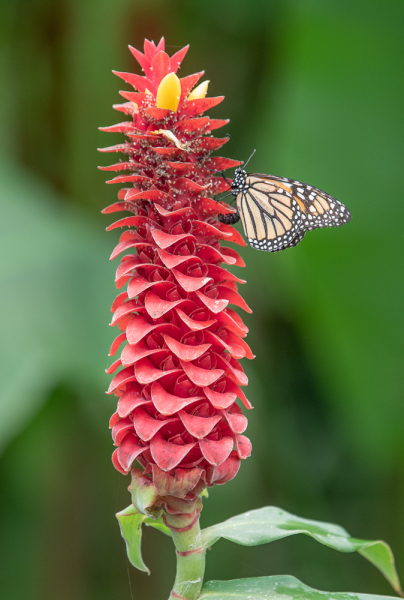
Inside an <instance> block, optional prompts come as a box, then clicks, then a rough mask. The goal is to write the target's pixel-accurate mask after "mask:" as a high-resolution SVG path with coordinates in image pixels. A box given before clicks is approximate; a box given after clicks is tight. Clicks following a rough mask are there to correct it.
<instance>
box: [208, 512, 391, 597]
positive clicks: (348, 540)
mask: <svg viewBox="0 0 404 600" xmlns="http://www.w3.org/2000/svg"><path fill="white" fill-rule="evenodd" d="M297 533H303V534H305V535H309V536H310V537H312V538H314V539H315V540H316V541H317V542H320V543H321V544H324V545H325V546H329V547H330V548H333V549H334V550H339V551H340V552H359V553H360V554H362V556H364V557H365V558H366V559H367V560H369V561H370V562H371V563H372V564H374V565H375V567H377V568H378V569H379V570H380V571H381V572H382V573H383V575H384V576H385V578H386V579H387V581H388V582H389V583H390V584H391V585H392V587H393V588H394V590H395V591H396V592H398V593H401V586H400V580H399V578H398V575H397V571H396V568H395V564H394V556H393V553H392V551H391V549H390V546H389V545H388V544H386V542H383V541H380V540H376V541H370V540H359V539H356V538H352V537H350V535H349V533H348V532H347V531H346V530H345V529H343V527H340V526H339V525H333V524H332V523H323V522H321V521H312V520H310V519H302V518H301V517H297V516H295V515H292V514H290V513H288V512H287V511H285V510H282V509H280V508H277V507H275V506H266V507H264V508H260V509H258V510H251V511H249V512H246V513H243V514H241V515H238V516H237V517H232V518H231V519H228V520H227V521H224V522H223V523H218V524H217V525H213V527H208V528H207V529H204V530H203V532H202V536H203V541H204V544H205V546H212V545H213V544H214V543H215V542H217V541H218V540H219V539H220V538H224V539H226V540H229V541H231V542H235V543H236V544H241V545H242V546H259V545H260V544H267V543H269V542H274V541H276V540H280V539H282V538H285V537H288V536H290V535H295V534H297Z"/></svg>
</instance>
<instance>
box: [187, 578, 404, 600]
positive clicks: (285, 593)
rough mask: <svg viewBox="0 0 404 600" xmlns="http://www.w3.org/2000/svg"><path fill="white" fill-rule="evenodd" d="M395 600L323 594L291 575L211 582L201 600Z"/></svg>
mask: <svg viewBox="0 0 404 600" xmlns="http://www.w3.org/2000/svg"><path fill="white" fill-rule="evenodd" d="M261 598H262V599H263V600H393V598H394V597H393V596H375V595H373V594H356V593H349V592H348V593H347V592H320V591H319V590H314V589H313V588H310V587H308V586H307V585H304V583H302V582H301V581H299V580H298V579H296V578H295V577H291V576H290V575H275V576H273V577H252V578H250V579H234V580H233V581H209V582H208V583H206V584H205V585H204V586H203V589H202V592H201V595H200V596H199V598H198V600H260V599H261Z"/></svg>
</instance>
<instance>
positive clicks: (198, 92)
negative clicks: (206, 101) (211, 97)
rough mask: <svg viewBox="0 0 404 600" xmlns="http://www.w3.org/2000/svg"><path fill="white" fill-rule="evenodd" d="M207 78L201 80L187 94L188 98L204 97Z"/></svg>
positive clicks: (206, 88)
mask: <svg viewBox="0 0 404 600" xmlns="http://www.w3.org/2000/svg"><path fill="white" fill-rule="evenodd" d="M208 85H209V79H208V80H207V81H202V83H200V84H199V85H197V86H196V88H195V89H194V90H193V91H192V92H191V93H190V94H189V96H188V100H196V99H197V98H205V96H206V94H207V93H208Z"/></svg>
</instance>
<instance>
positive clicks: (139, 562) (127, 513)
mask: <svg viewBox="0 0 404 600" xmlns="http://www.w3.org/2000/svg"><path fill="white" fill-rule="evenodd" d="M116 518H117V519H118V523H119V528H120V530H121V536H122V537H123V539H124V541H125V545H126V553H127V555H128V559H129V562H130V563H131V565H133V566H134V567H136V569H139V571H143V572H144V573H147V574H148V575H150V571H149V569H148V568H147V567H146V565H145V563H144V561H143V557H142V550H141V543H142V523H143V521H144V519H145V518H146V517H145V515H142V514H141V513H139V512H138V511H137V510H136V508H135V507H134V506H133V505H130V506H128V507H127V508H125V509H124V510H121V512H119V513H117V514H116Z"/></svg>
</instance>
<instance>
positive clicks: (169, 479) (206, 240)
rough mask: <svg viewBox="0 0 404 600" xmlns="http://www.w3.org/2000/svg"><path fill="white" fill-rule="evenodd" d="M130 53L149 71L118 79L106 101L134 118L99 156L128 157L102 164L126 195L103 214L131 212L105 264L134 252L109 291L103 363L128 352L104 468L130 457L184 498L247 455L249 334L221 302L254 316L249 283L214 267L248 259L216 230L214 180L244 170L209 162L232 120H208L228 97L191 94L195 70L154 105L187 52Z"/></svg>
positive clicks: (117, 381) (167, 491)
mask: <svg viewBox="0 0 404 600" xmlns="http://www.w3.org/2000/svg"><path fill="white" fill-rule="evenodd" d="M130 49H131V52H132V53H133V55H134V56H135V58H136V59H137V60H138V62H139V63H140V65H141V67H142V69H143V71H144V73H145V75H144V77H142V76H140V75H135V74H131V73H116V74H117V75H118V76H119V77H121V78H122V79H124V80H125V81H126V82H127V83H129V84H131V85H133V87H134V88H135V89H136V90H137V91H135V92H133V91H132V92H121V94H122V96H123V97H124V98H125V99H126V100H127V102H125V103H124V104H118V105H115V108H116V109H117V110H119V111H121V112H123V113H125V114H126V115H127V116H128V117H129V118H130V120H127V121H124V122H123V123H119V124H118V125H114V126H112V127H104V128H102V130H103V131H113V132H122V133H124V134H125V135H126V136H127V137H128V138H129V139H128V141H126V142H123V143H121V144H118V145H116V146H112V147H108V148H104V149H102V152H122V153H124V154H126V156H127V158H126V160H125V161H124V162H119V163H117V164H114V165H112V166H109V167H102V169H104V170H106V171H126V172H127V173H126V174H124V175H119V176H118V177H115V178H114V179H112V180H111V181H110V182H108V183H122V184H125V185H126V187H124V188H123V189H121V190H120V191H119V193H118V199H119V201H118V202H117V203H115V204H113V205H112V206H110V207H108V208H107V209H105V210H104V211H103V212H104V213H106V214H108V213H113V212H117V211H128V212H129V213H130V216H126V217H125V218H123V219H121V220H119V221H117V222H116V223H114V224H113V225H111V226H110V227H109V228H108V230H111V229H115V228H123V227H125V230H124V232H123V233H122V235H121V238H120V242H119V244H118V246H117V247H116V248H115V250H114V252H113V253H112V256H111V258H115V257H117V256H122V254H123V253H124V252H126V251H129V252H130V253H129V254H125V255H123V256H122V258H121V262H120V265H119V267H118V269H117V273H116V286H117V288H118V289H122V288H125V291H122V292H121V293H120V294H119V295H118V296H117V298H116V300H115V302H114V303H113V306H112V312H113V318H112V323H111V324H112V325H116V326H117V327H118V329H119V330H120V331H121V333H120V334H119V335H118V337H117V338H116V340H115V341H114V343H113V344H112V348H111V351H110V355H111V356H113V355H115V354H116V353H117V352H118V351H119V350H120V349H121V346H122V345H123V344H124V347H123V349H122V350H121V354H120V358H118V359H117V360H116V362H114V363H113V365H112V366H111V367H110V369H108V373H113V372H115V371H116V370H117V369H118V368H120V367H122V369H121V370H120V371H119V372H118V374H116V375H115V377H114V378H113V380H112V383H111V385H110V388H109V390H108V393H110V394H113V393H114V394H116V396H118V397H119V400H118V408H117V412H116V413H115V414H114V415H113V416H112V419H111V427H112V436H113V440H114V443H115V445H116V446H117V449H116V450H115V452H114V454H113V463H114V466H115V467H116V468H117V469H118V470H119V471H120V472H122V473H125V474H126V473H128V472H129V471H130V469H131V467H132V463H133V462H134V461H135V459H136V460H137V461H138V463H140V465H141V466H142V467H143V469H144V471H143V475H142V477H143V478H144V477H145V476H147V477H149V478H151V479H152V480H153V482H154V484H155V486H157V490H158V492H159V494H161V495H163V496H164V495H170V496H176V497H179V498H185V497H186V498H192V497H195V496H196V495H198V494H200V492H201V491H202V490H203V488H205V487H206V486H212V485H214V484H215V483H217V484H222V483H225V482H226V481H228V480H230V479H232V478H233V477H234V476H235V475H236V473H237V471H238V469H239V465H240V459H243V458H247V457H248V456H249V455H250V452H251V443H250V441H249V440H248V438H246V437H245V436H244V435H243V432H244V431H245V429H246V426H247V419H246V417H245V416H244V415H243V413H242V410H241V409H240V407H239V406H238V404H237V403H236V398H238V399H239V400H240V401H241V403H242V404H244V406H245V407H246V408H247V409H248V408H251V405H250V403H249V401H248V400H247V399H246V397H245V395H244V393H243V392H242V389H241V387H240V386H245V385H246V384H247V377H246V375H245V374H244V371H243V369H242V368H241V366H240V364H239V362H238V361H239V359H241V358H243V357H247V358H253V355H252V354H251V350H250V348H249V347H248V346H247V344H246V343H245V341H244V339H243V338H244V337H245V336H246V334H247V327H246V326H245V325H244V324H243V322H242V320H241V318H240V317H239V315H238V314H237V313H236V312H235V311H234V310H233V309H232V308H229V305H230V304H231V305H235V306H238V307H241V308H243V309H244V310H247V311H248V312H250V311H249V308H248V306H247V305H246V303H245V302H244V300H243V299H242V297H241V296H240V295H239V294H238V292H237V283H244V281H243V280H241V279H239V278H238V277H236V276H235V275H233V274H232V273H230V272H228V271H227V270H226V268H224V267H223V265H224V266H226V265H237V266H244V263H243V260H242V259H241V258H240V256H239V255H238V254H237V252H235V250H233V249H232V248H229V247H228V246H221V245H220V243H221V241H222V240H223V241H226V242H234V243H236V244H239V245H242V246H244V245H245V243H244V240H243V239H242V237H241V236H240V235H239V234H238V232H237V231H236V230H235V229H233V228H232V227H231V226H229V225H225V224H223V223H220V222H219V221H218V220H217V215H218V214H219V213H222V214H223V213H226V212H227V213H228V212H232V209H231V208H229V207H228V206H227V205H226V204H222V203H219V202H217V201H215V200H214V199H213V198H212V196H214V195H216V194H218V193H220V192H223V191H226V190H228V189H229V187H228V185H227V183H226V182H225V181H224V179H223V178H222V177H216V176H213V173H212V171H211V170H215V169H219V170H223V169H228V168H230V167H234V166H237V165H238V164H240V163H239V162H238V161H234V160H230V159H227V158H221V157H212V158H209V155H210V153H211V152H212V151H214V150H217V149H218V148H220V147H221V146H223V144H225V143H226V141H227V138H222V139H218V138H215V137H212V136H211V132H212V131H213V130H214V129H217V128H219V127H222V126H223V125H225V124H226V123H227V122H228V121H227V120H221V119H211V118H210V117H208V116H203V113H205V111H207V110H209V109H211V108H212V107H214V106H216V105H217V104H219V103H220V102H221V101H222V100H223V97H217V98H205V93H206V92H203V91H202V92H201V93H196V92H195V93H194V94H193V96H192V95H191V97H190V98H189V94H190V92H191V90H192V88H194V86H195V85H196V83H197V82H198V80H199V79H200V77H201V76H202V74H203V73H197V74H195V75H189V76H188V77H184V78H182V79H179V80H178V79H177V78H176V77H171V80H172V81H171V83H172V84H173V85H174V88H175V85H176V84H177V85H178V82H179V84H180V88H179V85H178V89H180V92H179V93H178V96H179V101H178V96H177V99H176V100H175V98H174V104H175V103H177V104H178V107H177V110H170V109H169V108H161V104H164V102H166V101H167V100H166V98H167V96H168V97H169V99H170V97H171V99H172V97H173V94H172V92H170V89H171V88H170V87H169V86H168V87H167V85H166V87H165V88H164V89H163V87H161V86H160V84H161V81H162V80H163V79H164V78H165V77H166V76H167V75H168V74H169V73H176V72H177V70H178V68H179V66H180V63H181V61H182V59H183V57H184V56H185V54H186V51H187V48H184V49H183V50H180V51H179V52H177V53H176V54H174V56H172V57H171V58H170V57H169V56H168V54H166V53H165V52H164V40H161V41H160V43H159V44H158V45H157V46H155V44H154V43H153V42H149V41H146V42H145V46H144V54H142V53H141V52H139V51H138V50H135V49H134V48H130ZM166 79H167V78H166ZM167 90H168V91H167ZM170 93H171V96H170ZM174 95H175V94H174ZM198 96H199V97H198ZM156 98H157V102H156ZM159 98H160V100H159ZM161 98H163V99H162V100H161ZM159 103H160V106H159ZM209 169H211V170H209Z"/></svg>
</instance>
